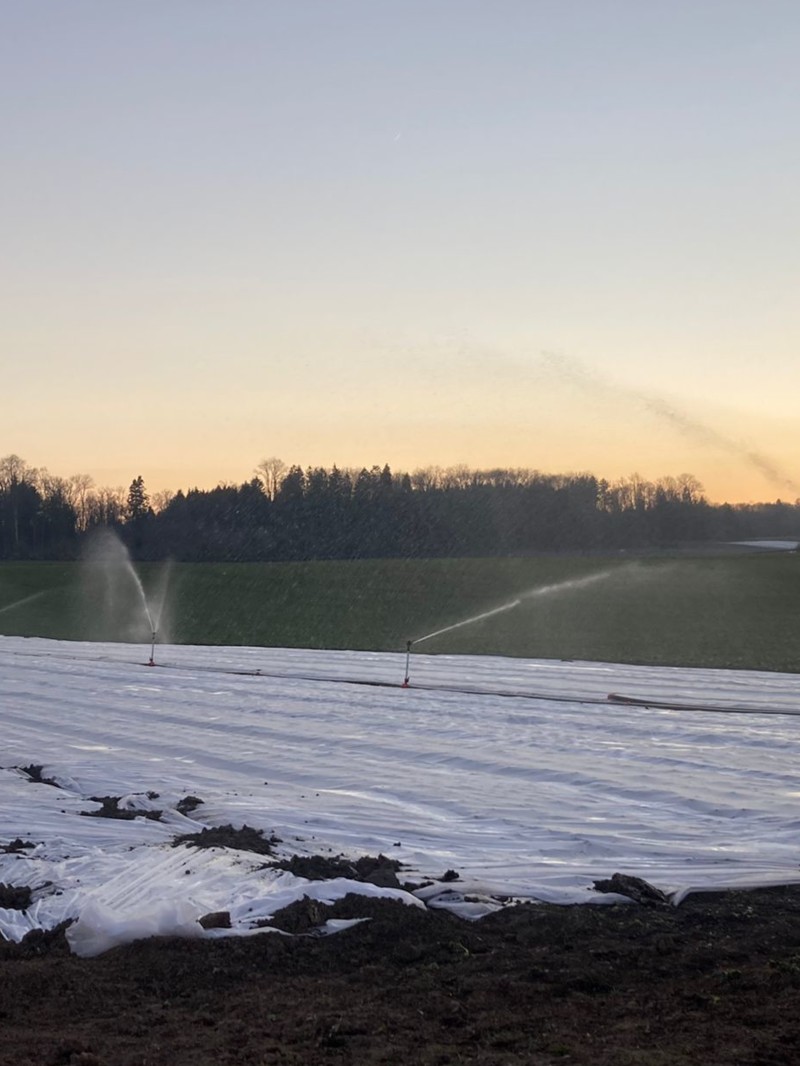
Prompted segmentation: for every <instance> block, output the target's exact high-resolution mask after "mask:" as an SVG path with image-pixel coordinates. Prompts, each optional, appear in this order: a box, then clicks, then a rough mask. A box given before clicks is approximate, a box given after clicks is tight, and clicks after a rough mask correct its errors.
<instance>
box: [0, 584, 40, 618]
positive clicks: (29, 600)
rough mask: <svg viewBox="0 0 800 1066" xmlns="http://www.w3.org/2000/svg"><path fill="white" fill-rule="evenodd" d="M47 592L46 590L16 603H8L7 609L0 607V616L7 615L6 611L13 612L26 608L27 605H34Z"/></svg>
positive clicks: (34, 593) (24, 597)
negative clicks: (19, 608)
mask: <svg viewBox="0 0 800 1066" xmlns="http://www.w3.org/2000/svg"><path fill="white" fill-rule="evenodd" d="M46 591H47V590H46V589H42V590H41V592H33V593H31V595H30V596H23V598H22V599H21V600H15V601H14V603H7V604H6V605H5V607H0V614H5V613H6V611H13V610H14V608H15V607H24V605H25V604H26V603H33V601H34V600H38V599H39V597H40V596H44V594H45V592H46Z"/></svg>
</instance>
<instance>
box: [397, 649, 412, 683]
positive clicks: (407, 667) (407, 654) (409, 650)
mask: <svg viewBox="0 0 800 1066" xmlns="http://www.w3.org/2000/svg"><path fill="white" fill-rule="evenodd" d="M413 643H414V641H413V640H407V641H406V676H405V677H404V678H403V684H402V685H401V686H400V688H408V671H409V667H410V666H411V645H412V644H413Z"/></svg>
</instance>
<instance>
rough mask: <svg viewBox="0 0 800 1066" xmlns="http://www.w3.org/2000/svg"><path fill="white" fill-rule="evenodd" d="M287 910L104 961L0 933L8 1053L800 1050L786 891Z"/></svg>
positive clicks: (151, 1065) (302, 1062)
mask: <svg viewBox="0 0 800 1066" xmlns="http://www.w3.org/2000/svg"><path fill="white" fill-rule="evenodd" d="M312 911H313V913H312ZM365 915H366V916H369V918H370V920H369V921H367V922H363V923H361V924H359V925H357V926H354V927H352V928H350V929H347V930H346V931H344V932H342V933H338V934H336V935H334V936H327V937H319V936H316V935H314V934H313V932H312V931H311V930H312V928H313V925H315V924H317V923H318V922H319V920H320V919H321V920H325V919H326V918H330V917H339V918H343V917H363V916H365ZM283 919H284V920H283V923H282V924H283V927H284V928H287V929H292V930H293V932H292V934H291V935H285V934H282V933H275V932H270V933H261V934H257V935H255V936H251V937H234V938H230V939H224V940H178V939H172V938H155V939H152V940H145V941H140V942H138V943H135V944H131V945H129V946H127V947H123V948H117V949H114V950H112V951H109V952H107V953H106V954H105V955H103V956H100V957H99V958H96V959H79V958H76V957H75V956H72V955H71V954H70V953H69V949H68V946H67V943H66V940H65V938H64V935H63V930H59V931H55V932H51V933H37V934H31V935H29V937H27V938H26V939H25V941H23V943H22V944H10V943H4V942H3V943H0V1033H1V1039H0V1064H3V1066H5V1064H12V1063H13V1064H14V1066H23V1064H36V1066H72V1064H76V1066H77V1064H80V1066H101V1064H102V1066H134V1064H135V1066H161V1064H164V1066H183V1064H186V1066H189V1064H191V1066H211V1064H214V1066H221V1064H243V1066H250V1064H253V1066H255V1064H258V1066H267V1064H277V1063H286V1064H297V1066H318V1064H325V1066H339V1064H342V1066H343V1064H349V1063H353V1064H359V1066H360V1064H365V1066H370V1064H376V1063H385V1064H390V1063H391V1064H402V1063H408V1064H420V1066H444V1064H457V1063H481V1064H486V1066H510V1064H518V1063H519V1064H522V1063H525V1064H532V1066H545V1064H548V1066H550V1064H562V1063H585V1064H587V1066H588V1064H591V1066H684V1064H692V1066H694V1064H703V1066H723V1064H724V1066H733V1064H736V1066H794V1064H797V1063H798V1062H800V888H797V887H794V888H777V889H764V890H760V891H752V892H728V893H720V894H702V895H695V896H690V897H689V898H688V899H687V900H685V901H684V903H683V904H682V905H681V906H680V907H679V908H672V907H668V906H663V905H661V904H659V903H658V902H654V903H653V904H652V905H647V904H637V903H628V904H618V903H613V904H611V903H609V904H606V905H602V906H591V905H583V906H570V907H558V906H551V905H522V906H517V907H510V908H507V909H505V910H503V911H500V912H498V913H497V914H495V915H492V916H490V917H487V918H484V919H482V920H481V921H479V922H475V923H468V922H465V921H463V920H461V919H458V918H455V917H454V916H452V915H451V914H448V913H447V912H444V911H441V910H438V911H437V910H433V909H429V910H427V911H423V910H421V909H418V908H414V907H408V906H405V905H404V904H402V903H397V902H393V901H386V900H370V899H367V898H365V897H347V898H346V899H344V900H342V901H340V902H339V903H338V904H336V905H335V906H334V907H333V908H325V907H320V906H319V905H315V907H314V908H313V909H312V910H309V909H308V908H307V907H304V906H303V905H302V904H300V905H298V904H295V905H294V907H293V908H287V912H286V913H284V915H283ZM279 924H280V923H279Z"/></svg>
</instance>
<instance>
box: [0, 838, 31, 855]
mask: <svg viewBox="0 0 800 1066" xmlns="http://www.w3.org/2000/svg"><path fill="white" fill-rule="evenodd" d="M35 847H36V845H35V844H34V843H33V841H32V840H23V839H22V838H21V837H17V838H16V839H15V840H12V841H11V842H10V843H9V844H0V851H2V852H5V854H6V855H18V854H20V852H23V851H25V850H26V849H27V848H35Z"/></svg>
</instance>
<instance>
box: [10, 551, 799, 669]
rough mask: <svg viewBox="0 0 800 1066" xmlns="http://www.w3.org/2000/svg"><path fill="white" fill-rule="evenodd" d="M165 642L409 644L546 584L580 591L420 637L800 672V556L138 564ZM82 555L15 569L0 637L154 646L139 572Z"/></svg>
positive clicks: (563, 654) (584, 655)
mask: <svg viewBox="0 0 800 1066" xmlns="http://www.w3.org/2000/svg"><path fill="white" fill-rule="evenodd" d="M137 570H138V572H139V574H140V575H141V579H142V582H143V584H144V587H145V589H146V591H147V596H148V600H149V602H150V603H151V607H153V613H154V614H157V611H158V607H157V606H153V605H155V604H157V601H158V600H159V597H160V595H161V592H160V590H162V589H163V587H164V585H165V583H166V596H165V597H164V603H165V608H164V611H163V614H162V615H161V616H160V620H159V622H158V628H159V639H160V640H163V641H165V642H166V641H171V642H177V643H189V644H232V645H265V646H277V647H306V648H350V649H373V650H381V651H385V650H394V651H402V650H404V649H405V644H406V641H407V640H416V639H418V638H420V637H423V636H425V635H426V634H427V633H429V632H431V631H433V630H437V629H440V628H443V627H446V626H449V625H451V624H454V623H456V622H459V621H462V620H464V619H466V618H470V617H472V616H474V615H477V614H481V613H483V612H486V611H490V610H492V609H493V608H496V607H499V606H502V605H503V604H506V603H509V602H511V601H513V600H514V599H516V598H517V597H519V596H521V595H522V594H525V593H527V592H528V591H530V590H533V589H537V588H539V587H541V586H544V585H548V586H549V585H554V584H559V583H561V582H569V581H573V580H575V579H581V578H585V577H586V576H587V575H590V574H596V573H601V572H602V573H604V574H606V576H604V577H603V578H601V579H598V580H597V581H594V582H592V583H590V584H587V585H585V586H584V587H579V588H575V589H570V588H565V589H563V590H555V591H552V592H551V593H549V594H547V595H542V596H533V597H529V598H523V599H522V601H521V602H520V604H519V605H518V606H516V607H514V608H513V609H511V610H508V611H506V612H502V613H499V614H495V615H493V616H492V617H490V618H487V619H485V620H483V621H478V622H475V623H473V624H470V625H467V626H463V627H461V628H458V629H454V630H453V631H451V632H449V633H445V634H442V635H441V636H438V637H435V638H433V639H431V640H428V641H426V642H424V643H422V644H420V645H419V648H418V649H417V650H419V651H420V652H425V653H444V652H447V653H463V654H467V653H470V654H489V655H512V656H527V657H536V658H539V657H543V658H559V659H594V660H606V661H612V662H631V663H654V664H655V663H658V664H672V665H701V666H720V667H723V666H725V667H740V668H750V669H765V670H785V671H800V624H798V623H799V622H800V556H798V555H797V554H796V553H776V554H772V553H769V554H742V555H730V554H720V555H716V556H715V555H702V556H696V557H693V556H688V555H676V556H672V557H671V556H659V557H651V558H644V559H639V560H629V559H628V558H626V557H620V556H615V557H614V558H611V559H608V558H597V557H568V556H556V557H535V558H503V559H494V558H493V559H430V560H397V559H394V560H359V561H353V562H311V563H237V564H213V563H205V564H177V565H175V566H174V567H172V568H171V570H170V572H169V573H167V571H166V568H165V567H164V566H161V565H155V564H154V565H141V566H139V567H137ZM106 576H107V575H106V573H105V572H101V571H100V570H99V569H98V564H95V565H94V567H93V566H90V565H88V564H81V563H64V564H60V563H5V564H1V565H0V634H6V635H22V636H43V637H53V638H61V639H79V640H80V639H82V640H87V639H88V640H137V641H142V642H143V643H149V625H148V624H147V622H146V616H145V613H144V609H143V606H142V601H141V596H140V594H139V592H138V590H137V589H136V586H135V583H134V580H133V578H132V576H131V575H130V574H124V573H122V574H121V573H116V574H115V575H112V576H113V580H112V581H111V582H110V583H109V582H107V581H106Z"/></svg>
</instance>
